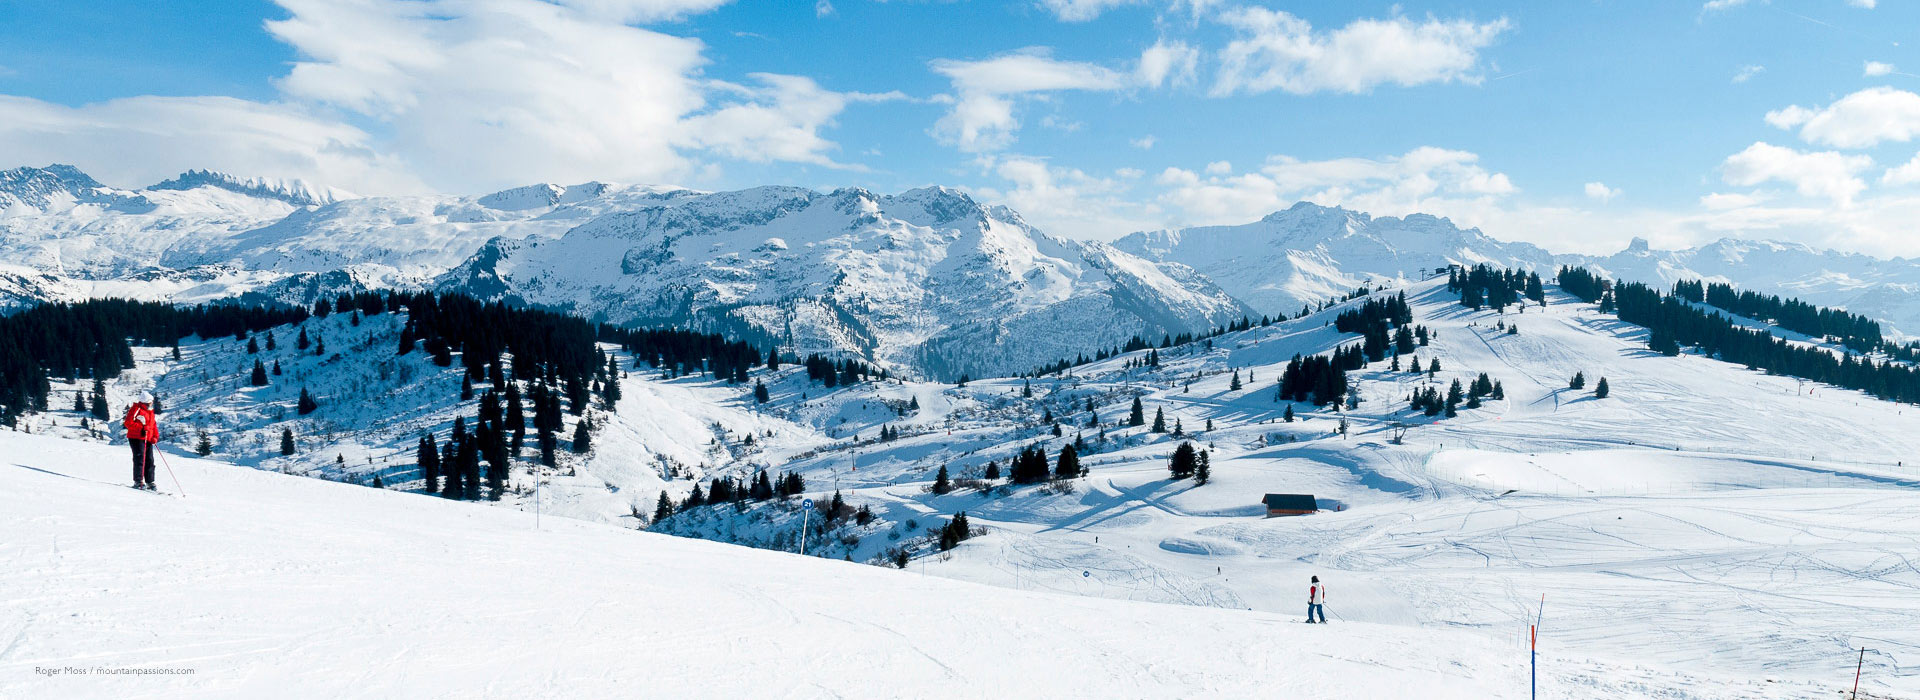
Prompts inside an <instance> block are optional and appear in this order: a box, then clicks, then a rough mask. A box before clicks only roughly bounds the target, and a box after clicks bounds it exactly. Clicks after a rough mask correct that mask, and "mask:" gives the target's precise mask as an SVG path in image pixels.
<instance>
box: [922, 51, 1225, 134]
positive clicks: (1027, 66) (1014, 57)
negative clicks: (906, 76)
mask: <svg viewBox="0 0 1920 700" xmlns="http://www.w3.org/2000/svg"><path fill="white" fill-rule="evenodd" d="M1197 56H1198V52H1196V51H1194V50H1193V49H1191V48H1188V47H1187V46H1186V44H1182V43H1178V42H1175V43H1171V44H1169V43H1165V42H1161V43H1156V44H1154V45H1153V46H1151V47H1148V48H1147V49H1146V50H1145V51H1143V52H1142V53H1141V55H1140V60H1139V61H1138V62H1137V63H1136V65H1135V67H1134V69H1133V70H1132V71H1125V72H1123V71H1118V70H1114V69H1112V68H1108V67H1106V66H1102V65H1098V64H1094V63H1086V62H1081V61H1063V60H1059V59H1055V58H1054V57H1053V53H1052V50H1050V49H1048V48H1045V47H1032V48H1027V49H1022V50H1019V51H1015V52H1013V53H1008V54H1002V55H999V56H995V57H993V58H988V59H983V60H979V61H962V60H955V59H945V58H942V59H935V60H934V61H933V62H932V63H931V64H930V65H931V66H932V68H933V71H934V72H935V73H939V74H941V75H944V76H946V77H947V79H948V80H950V81H952V83H953V90H954V93H955V94H954V95H953V96H951V97H949V98H948V99H949V100H950V104H951V105H952V109H951V110H949V111H948V112H947V114H946V115H945V116H942V117H941V118H940V120H939V121H937V122H935V123H934V125H933V135H934V137H935V138H938V139H939V140H940V141H941V142H942V143H946V144H948V145H951V146H955V147H958V148H959V149H961V150H963V151H972V152H985V151H995V150H1000V149H1003V148H1006V147H1007V146H1009V145H1011V144H1012V143H1013V135H1014V132H1015V131H1018V130H1019V129H1020V119H1019V117H1018V116H1016V115H1015V113H1014V111H1015V107H1016V102H1017V101H1018V100H1020V99H1022V98H1024V97H1030V96H1041V95H1045V94H1046V93H1052V92H1060V91H1066V90H1079V91H1088V92H1111V91H1117V90H1126V89H1131V88H1138V87H1158V86H1160V85H1161V84H1163V83H1166V82H1167V81H1169V80H1172V81H1174V82H1179V81H1181V80H1182V79H1183V77H1190V76H1191V75H1192V73H1193V65H1194V61H1195V60H1196V59H1197Z"/></svg>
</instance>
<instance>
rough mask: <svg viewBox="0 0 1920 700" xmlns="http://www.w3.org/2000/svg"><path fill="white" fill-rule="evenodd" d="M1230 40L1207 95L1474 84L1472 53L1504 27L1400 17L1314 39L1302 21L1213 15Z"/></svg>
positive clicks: (1248, 11) (1476, 59)
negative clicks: (1232, 32) (1232, 34)
mask: <svg viewBox="0 0 1920 700" xmlns="http://www.w3.org/2000/svg"><path fill="white" fill-rule="evenodd" d="M1219 19H1220V21H1221V22H1222V23H1224V24H1226V25H1227V26H1229V27H1232V28H1233V29H1234V30H1236V33H1237V34H1238V37H1237V38H1235V39H1234V40H1233V41H1231V42H1229V43H1228V44H1227V46H1226V47H1225V48H1222V49H1221V50H1220V63H1221V66H1220V70H1219V73H1218V75H1217V76H1216V79H1215V81H1214V85H1213V90H1212V91H1213V94H1215V95H1230V94H1233V93H1236V92H1249V93H1261V92H1268V91H1272V90H1284V91H1286V92H1290V93H1294V94H1302V95H1304V94H1310V93H1315V92H1346V93H1360V92H1366V91H1368V90H1371V89H1373V88H1374V87H1375V86H1378V85H1384V84H1394V85H1402V86H1411V85H1420V84H1423V83H1436V82H1439V83H1445V82H1456V81H1457V82H1464V83H1478V82H1480V80H1481V77H1480V75H1479V74H1478V73H1477V69H1478V68H1479V65H1480V50H1481V49H1484V48H1486V47H1487V46H1489V45H1491V44H1492V43H1493V41H1494V39H1495V38H1497V37H1499V36H1500V35H1501V34H1502V33H1504V32H1505V31H1506V30H1507V29H1508V28H1509V27H1511V26H1512V25H1511V24H1510V23H1509V22H1508V21H1507V20H1506V19H1504V18H1502V19H1498V20H1494V21H1492V22H1486V23H1476V22H1473V21H1470V20H1440V19H1435V18H1432V17H1429V18H1427V19H1426V20H1425V21H1423V22H1414V21H1412V20H1409V19H1407V18H1405V17H1400V16H1395V17H1392V18H1389V19H1360V20H1355V21H1354V22H1352V23H1351V24H1348V25H1347V26H1345V27H1342V28H1340V29H1336V30H1333V31H1332V32H1320V33H1315V32H1314V29H1313V26H1312V25H1310V24H1309V23H1308V22H1307V21H1306V20H1304V19H1301V18H1299V17H1295V16H1293V15H1291V14H1288V13H1286V12H1281V11H1278V10H1268V9H1265V8H1261V7H1252V6H1248V7H1236V8H1231V9H1228V10H1225V11H1223V12H1222V13H1220V15H1219Z"/></svg>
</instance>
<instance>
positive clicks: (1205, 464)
mask: <svg viewBox="0 0 1920 700" xmlns="http://www.w3.org/2000/svg"><path fill="white" fill-rule="evenodd" d="M1212 454H1213V450H1201V451H1200V461H1199V462H1197V463H1195V464H1194V466H1193V485H1195V486H1206V485H1207V482H1208V481H1212V480H1213V458H1212V457H1211V456H1210V455H1212Z"/></svg>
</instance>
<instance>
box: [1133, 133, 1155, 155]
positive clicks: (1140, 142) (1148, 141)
mask: <svg viewBox="0 0 1920 700" xmlns="http://www.w3.org/2000/svg"><path fill="white" fill-rule="evenodd" d="M1156 141H1159V139H1156V138H1154V137H1153V134H1147V135H1146V136H1142V137H1140V138H1137V139H1134V140H1132V141H1128V142H1127V143H1130V144H1133V147H1134V148H1138V149H1140V150H1142V151H1150V150H1153V144H1154V143H1155V142H1156Z"/></svg>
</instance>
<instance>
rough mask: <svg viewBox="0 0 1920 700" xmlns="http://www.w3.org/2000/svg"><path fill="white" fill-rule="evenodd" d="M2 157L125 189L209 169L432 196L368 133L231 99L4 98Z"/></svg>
mask: <svg viewBox="0 0 1920 700" xmlns="http://www.w3.org/2000/svg"><path fill="white" fill-rule="evenodd" d="M0 153H5V154H6V157H7V158H8V159H11V160H14V161H16V162H17V163H21V164H26V163H31V164H35V165H45V164H47V163H55V162H58V163H70V164H72V165H74V166H77V167H79V168H80V169H81V170H82V171H85V172H87V173H88V174H90V175H93V176H94V177H96V178H99V179H100V180H101V181H102V182H105V183H107V184H110V185H115V186H119V187H142V186H146V185H151V184H153V183H155V182H159V181H160V180H163V179H166V178H169V177H172V176H174V175H178V174H179V173H180V172H182V171H184V170H187V169H188V168H210V169H214V170H222V171H228V172H233V173H238V174H243V175H250V176H251V175H260V176H268V177H283V178H298V179H303V180H308V181H311V182H314V183H317V184H325V185H331V186H335V187H339V188H342V189H346V190H349V191H354V192H362V193H366V192H402V193H418V192H423V191H427V189H428V188H427V187H426V185H425V184H424V183H421V182H420V181H419V180H417V179H415V178H414V177H413V176H412V175H411V174H409V173H408V172H407V171H406V168H405V167H404V164H402V163H401V162H399V161H398V160H397V159H395V158H393V157H391V156H387V155H382V154H381V153H380V152H379V151H377V150H376V149H375V148H374V144H373V139H372V137H371V136H369V135H368V134H367V133H366V132H364V131H361V130H360V129H357V128H354V127H352V126H349V125H346V124H342V123H340V122H338V121H334V120H331V119H326V118H322V117H317V116H314V115H313V114H310V113H308V112H307V111H305V110H303V109H301V108H299V107H296V106H291V105H281V104H261V103H258V102H249V101H246V100H237V99H232V98H227V97H128V98H122V99H117V100H108V101H106V102H98V103H94V104H89V105H84V106H81V107H67V106H64V105H57V104H53V103H50V102H42V101H40V100H35V99H30V98H25V97H11V96H4V95H0Z"/></svg>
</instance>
